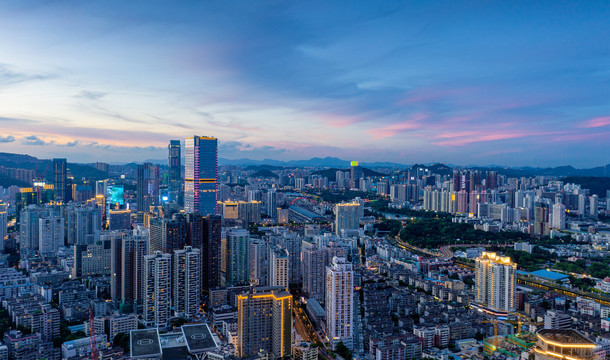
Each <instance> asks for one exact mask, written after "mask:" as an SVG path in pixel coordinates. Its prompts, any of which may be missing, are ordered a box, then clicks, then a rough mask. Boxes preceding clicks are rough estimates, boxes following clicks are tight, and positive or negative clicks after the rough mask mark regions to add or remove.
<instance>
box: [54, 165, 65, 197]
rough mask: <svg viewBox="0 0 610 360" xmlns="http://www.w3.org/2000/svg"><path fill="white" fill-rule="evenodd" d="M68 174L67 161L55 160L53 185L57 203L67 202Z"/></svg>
mask: <svg viewBox="0 0 610 360" xmlns="http://www.w3.org/2000/svg"><path fill="white" fill-rule="evenodd" d="M67 172H68V168H67V163H66V159H53V183H54V190H55V201H57V202H61V203H65V202H66V195H67V193H66V178H67V177H68V176H67Z"/></svg>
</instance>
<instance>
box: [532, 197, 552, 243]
mask: <svg viewBox="0 0 610 360" xmlns="http://www.w3.org/2000/svg"><path fill="white" fill-rule="evenodd" d="M534 235H538V236H548V235H549V207H548V205H547V204H542V203H538V204H536V207H535V208H534Z"/></svg>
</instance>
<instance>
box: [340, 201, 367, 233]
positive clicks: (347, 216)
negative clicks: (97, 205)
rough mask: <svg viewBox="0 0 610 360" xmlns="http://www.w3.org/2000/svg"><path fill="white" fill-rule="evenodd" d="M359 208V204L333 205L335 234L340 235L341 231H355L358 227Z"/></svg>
mask: <svg viewBox="0 0 610 360" xmlns="http://www.w3.org/2000/svg"><path fill="white" fill-rule="evenodd" d="M361 206H362V205H361V204H360V203H359V202H350V203H341V204H336V205H335V234H337V235H341V230H357V229H358V228H359V227H360V207H361Z"/></svg>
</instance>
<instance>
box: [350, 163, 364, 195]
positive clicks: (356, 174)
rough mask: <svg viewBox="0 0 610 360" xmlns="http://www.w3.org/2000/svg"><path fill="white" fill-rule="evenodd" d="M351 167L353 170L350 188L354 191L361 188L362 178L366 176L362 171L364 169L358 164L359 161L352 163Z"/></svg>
mask: <svg viewBox="0 0 610 360" xmlns="http://www.w3.org/2000/svg"><path fill="white" fill-rule="evenodd" d="M351 165H352V169H351V180H350V187H351V188H352V189H355V188H358V187H359V186H360V179H362V177H363V176H364V171H363V170H362V167H360V165H359V164H358V161H352V163H351Z"/></svg>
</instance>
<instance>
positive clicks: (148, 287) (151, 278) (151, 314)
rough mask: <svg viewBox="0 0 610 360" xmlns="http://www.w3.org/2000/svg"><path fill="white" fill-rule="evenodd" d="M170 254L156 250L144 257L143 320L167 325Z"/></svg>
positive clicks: (169, 296)
mask: <svg viewBox="0 0 610 360" xmlns="http://www.w3.org/2000/svg"><path fill="white" fill-rule="evenodd" d="M171 269H172V256H171V255H170V254H163V253H161V252H160V251H156V252H155V253H154V254H152V255H146V256H145V257H144V286H145V294H144V321H145V322H146V323H147V324H149V325H154V326H158V327H164V326H167V324H168V321H169V318H170V316H171V314H170V302H171V282H170V281H171Z"/></svg>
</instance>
